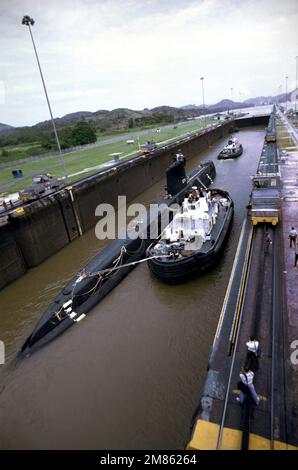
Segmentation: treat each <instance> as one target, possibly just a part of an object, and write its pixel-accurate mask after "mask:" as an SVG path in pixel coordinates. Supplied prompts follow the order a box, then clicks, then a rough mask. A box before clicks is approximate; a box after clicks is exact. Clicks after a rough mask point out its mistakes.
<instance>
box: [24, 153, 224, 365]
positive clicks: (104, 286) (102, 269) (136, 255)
mask: <svg viewBox="0 0 298 470" xmlns="http://www.w3.org/2000/svg"><path fill="white" fill-rule="evenodd" d="M215 176H216V169H215V166H214V163H213V162H211V161H208V162H206V163H203V164H201V165H199V166H198V167H196V168H195V169H194V170H192V171H191V173H190V174H189V175H188V176H186V173H185V157H184V156H183V155H182V154H176V155H175V157H174V161H173V163H172V164H171V165H170V166H169V168H167V170H166V187H165V189H166V193H167V194H166V197H165V198H164V199H162V200H161V201H159V202H158V206H159V207H160V206H161V205H163V206H164V205H166V206H167V207H170V206H171V205H173V204H176V203H178V204H181V202H182V201H183V200H184V197H185V194H186V193H187V192H188V191H189V189H190V188H191V187H192V186H194V185H196V186H197V187H199V188H206V187H208V186H209V185H210V184H211V183H212V182H213V180H214V178H215ZM161 219H162V217H161V210H159V211H158V215H157V216H156V219H155V220H150V211H149V209H148V211H147V217H146V220H145V221H144V223H143V227H142V230H140V232H139V234H138V237H137V238H136V239H131V238H130V237H129V233H128V231H127V230H126V238H121V239H116V240H114V241H113V242H111V243H110V244H109V245H108V246H107V247H106V248H104V249H103V250H102V251H101V252H100V253H99V254H98V255H96V256H95V257H94V258H93V259H92V260H91V261H90V262H89V263H88V264H87V265H86V266H85V267H84V268H83V269H82V270H81V271H80V272H78V273H77V274H76V275H75V276H74V277H73V278H72V279H71V280H70V281H69V283H68V284H67V285H66V286H65V287H64V289H63V290H62V291H61V292H60V293H59V294H58V295H57V296H56V298H55V299H54V300H53V301H52V302H51V303H50V304H49V306H48V308H47V309H46V310H45V312H44V313H43V314H42V316H41V318H40V320H39V321H38V322H37V324H36V326H35V328H34V329H33V331H32V333H31V334H30V336H29V337H28V338H27V339H26V341H25V343H24V344H23V346H22V348H21V350H20V352H19V354H20V356H21V357H27V356H30V355H31V354H32V353H33V352H35V351H37V350H38V349H39V348H41V347H42V346H44V345H45V344H47V343H49V342H50V341H52V340H53V339H55V338H56V337H57V336H59V335H60V334H62V333H63V332H64V331H65V330H66V329H68V328H69V327H71V326H73V325H77V324H79V323H80V322H81V321H82V320H83V319H84V318H85V317H86V315H87V314H88V313H89V312H90V311H91V309H92V308H93V307H94V306H95V305H97V304H98V303H99V302H100V301H101V300H102V299H103V298H104V297H105V296H106V295H107V294H108V293H109V292H110V291H111V290H112V289H114V288H115V287H116V286H117V285H118V284H119V283H120V282H121V281H122V279H123V278H124V277H125V276H127V275H128V273H129V272H131V271H132V270H133V269H134V268H135V266H136V265H137V264H138V263H140V262H142V261H145V260H146V250H147V248H148V246H149V244H150V243H152V241H153V240H151V239H150V226H151V224H152V223H155V224H156V223H157V231H158V235H159V234H160V233H161V232H162V230H163V227H162V224H161ZM148 237H149V238H148Z"/></svg>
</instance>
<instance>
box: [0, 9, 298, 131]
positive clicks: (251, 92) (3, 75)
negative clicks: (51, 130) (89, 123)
mask: <svg viewBox="0 0 298 470" xmlns="http://www.w3.org/2000/svg"><path fill="white" fill-rule="evenodd" d="M23 15H30V16H31V17H32V18H34V20H35V24H34V26H33V28H32V32H33V36H34V40H35V43H36V47H37V51H38V54H39V59H40V62H41V66H42V69H43V72H44V77H45V82H46V85H47V88H48V93H49V98H50V101H51V104H52V108H53V114H54V116H57V117H58V116H59V117H61V116H63V115H65V114H67V113H71V112H76V111H97V110H98V109H109V110H111V109H115V108H121V107H125V108H130V109H144V108H153V107H155V106H160V105H170V106H183V105H186V104H193V103H194V104H201V103H202V81H200V78H201V77H204V91H205V101H206V103H207V104H213V103H216V102H217V101H219V100H221V99H223V98H229V99H231V98H232V93H233V98H234V100H235V101H239V100H241V101H242V100H244V99H247V98H250V97H255V96H260V95H276V94H278V93H280V92H281V90H282V92H285V88H286V80H285V76H286V75H287V76H288V77H289V78H288V91H289V90H293V89H294V88H295V79H296V60H295V57H296V56H297V55H298V1H297V0H283V1H281V0H47V1H41V0H0V122H1V123H6V124H10V125H13V126H23V125H33V124H35V123H37V122H40V121H44V120H46V119H49V112H48V108H47V104H46V100H45V95H44V91H43V88H42V82H41V79H40V76H39V72H38V68H37V63H36V59H35V55H34V50H33V46H32V42H31V39H30V34H29V31H28V27H26V26H24V25H22V24H21V20H22V17H23ZM231 88H233V92H232V91H231Z"/></svg>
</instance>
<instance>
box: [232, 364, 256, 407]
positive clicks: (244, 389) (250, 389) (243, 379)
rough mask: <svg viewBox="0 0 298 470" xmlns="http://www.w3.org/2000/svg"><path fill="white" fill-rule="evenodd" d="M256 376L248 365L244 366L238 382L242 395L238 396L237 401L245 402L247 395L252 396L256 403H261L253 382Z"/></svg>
mask: <svg viewBox="0 0 298 470" xmlns="http://www.w3.org/2000/svg"><path fill="white" fill-rule="evenodd" d="M254 376H255V374H254V373H253V372H252V371H251V370H250V369H249V368H248V367H246V366H244V367H243V369H242V371H241V372H240V380H239V383H238V388H239V391H240V395H239V397H237V401H239V403H240V404H241V405H242V404H243V403H244V400H245V396H247V395H250V396H251V399H252V400H253V401H254V403H255V404H256V405H259V403H260V397H259V396H258V395H257V392H256V390H255V387H254V384H253V380H254Z"/></svg>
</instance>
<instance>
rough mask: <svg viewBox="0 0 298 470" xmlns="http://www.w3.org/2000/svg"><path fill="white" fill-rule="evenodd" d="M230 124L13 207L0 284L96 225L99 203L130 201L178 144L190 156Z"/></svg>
mask: <svg viewBox="0 0 298 470" xmlns="http://www.w3.org/2000/svg"><path fill="white" fill-rule="evenodd" d="M267 120H268V119H267ZM242 125H244V124H243V123H241V127H242ZM250 125H253V122H250ZM237 126H238V121H237ZM232 127H233V122H230V121H229V122H227V123H224V124H223V125H222V126H220V127H217V128H215V129H211V130H210V131H208V132H206V133H204V134H202V135H199V136H196V137H190V138H188V139H183V140H181V141H180V142H179V141H178V142H177V143H175V144H171V145H169V146H168V148H166V149H161V150H159V151H157V152H155V154H154V155H147V156H145V157H144V158H140V159H138V160H137V161H135V162H134V161H132V162H127V163H125V164H124V165H123V166H120V167H119V168H118V169H116V170H113V169H112V170H107V172H105V174H102V175H94V176H92V177H89V178H87V179H85V180H82V181H78V182H76V183H74V184H73V187H72V189H71V191H69V190H66V189H64V190H62V191H60V192H59V193H56V194H55V195H52V196H49V197H45V198H42V199H41V200H39V201H36V202H34V203H32V204H29V205H27V206H25V207H24V213H23V214H18V213H17V212H16V211H15V212H14V213H13V214H12V215H10V216H9V219H8V220H7V221H6V222H5V223H4V224H3V225H2V226H0V250H1V251H0V289H1V288H3V287H5V286H6V285H7V284H8V283H10V282H12V281H14V280H15V279H17V278H18V277H20V276H22V275H23V274H24V273H25V271H26V269H28V268H31V267H33V266H37V265H39V264H40V263H42V262H43V261H44V260H45V259H47V258H48V257H50V256H52V255H53V254H54V253H56V252H57V251H59V250H61V249H62V248H63V247H64V246H66V245H67V244H68V243H70V242H71V241H72V240H74V239H75V238H76V237H78V236H79V235H80V232H81V233H84V232H86V231H87V230H89V229H90V228H92V227H94V226H95V224H96V222H97V221H98V220H97V219H96V217H95V209H96V207H97V206H98V204H101V203H104V202H105V203H109V204H112V205H113V206H114V207H116V205H117V198H118V195H126V197H127V202H129V201H131V200H132V199H134V198H135V197H136V196H137V195H138V194H140V193H142V192H143V191H144V190H146V189H147V188H149V187H150V186H152V185H153V184H155V183H156V182H157V181H159V180H160V179H162V178H164V171H165V170H166V168H167V167H168V166H169V164H170V163H171V162H172V159H173V155H174V154H175V153H176V152H177V150H178V149H181V151H182V153H183V154H184V155H185V156H186V158H187V159H189V158H192V157H193V156H194V155H197V154H198V153H199V152H200V151H201V150H203V149H204V148H206V147H207V146H208V145H211V144H212V143H213V142H215V141H216V140H217V139H219V138H221V137H223V136H224V135H226V134H228V132H230V131H231V128H232Z"/></svg>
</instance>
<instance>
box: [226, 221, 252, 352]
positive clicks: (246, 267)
mask: <svg viewBox="0 0 298 470" xmlns="http://www.w3.org/2000/svg"><path fill="white" fill-rule="evenodd" d="M252 235H253V230H252V228H251V230H250V234H249V238H248V243H247V251H246V256H245V261H244V270H243V274H242V279H241V288H240V296H239V298H238V301H237V311H236V319H235V323H234V328H233V336H232V341H231V343H232V345H234V343H235V338H236V335H237V331H238V325H239V319H240V312H241V307H242V302H243V295H244V290H245V285H246V277H247V271H248V264H249V256H250V251H251V244H252Z"/></svg>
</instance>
